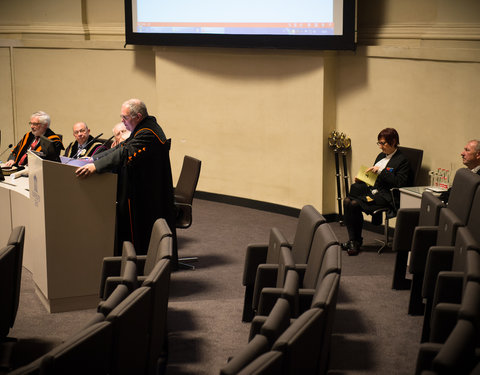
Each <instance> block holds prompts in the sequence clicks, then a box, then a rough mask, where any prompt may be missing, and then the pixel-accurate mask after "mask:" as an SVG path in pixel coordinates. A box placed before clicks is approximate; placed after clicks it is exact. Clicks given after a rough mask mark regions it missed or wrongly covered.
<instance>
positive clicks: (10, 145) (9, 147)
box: [0, 143, 13, 156]
mask: <svg viewBox="0 0 480 375" xmlns="http://www.w3.org/2000/svg"><path fill="white" fill-rule="evenodd" d="M12 147H13V145H12V144H11V143H10V144H9V145H8V146H7V148H6V149H5V150H3V151H2V153H1V154H0V156H2V155H3V154H4V153H6V152H7V151H8V150H9V149H11V148H12Z"/></svg>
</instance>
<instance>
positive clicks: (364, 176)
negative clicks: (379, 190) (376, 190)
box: [356, 165, 378, 186]
mask: <svg viewBox="0 0 480 375" xmlns="http://www.w3.org/2000/svg"><path fill="white" fill-rule="evenodd" d="M368 168H369V167H366V166H364V165H362V166H361V167H360V170H359V171H358V173H357V176H356V178H357V179H358V180H360V181H363V182H365V183H366V184H367V185H368V186H373V185H374V184H375V181H376V180H377V177H378V175H377V174H376V173H375V172H367V169H368Z"/></svg>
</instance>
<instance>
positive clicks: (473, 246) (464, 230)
mask: <svg viewBox="0 0 480 375" xmlns="http://www.w3.org/2000/svg"><path fill="white" fill-rule="evenodd" d="M468 250H477V251H479V252H480V248H479V243H478V242H477V241H476V240H475V238H474V237H473V235H472V232H471V231H470V229H469V228H468V227H460V228H458V229H457V236H456V239H455V249H454V252H453V263H452V271H459V272H465V269H466V257H467V252H468Z"/></svg>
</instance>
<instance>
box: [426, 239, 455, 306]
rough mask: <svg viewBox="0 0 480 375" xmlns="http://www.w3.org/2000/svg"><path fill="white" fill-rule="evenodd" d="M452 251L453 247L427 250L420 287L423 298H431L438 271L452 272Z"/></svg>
mask: <svg viewBox="0 0 480 375" xmlns="http://www.w3.org/2000/svg"><path fill="white" fill-rule="evenodd" d="M454 250H455V248H454V247H453V246H432V247H431V248H430V250H428V255H427V261H426V265H425V276H424V278H423V287H422V297H423V298H431V297H433V294H434V292H435V284H436V283H437V276H438V273H439V272H440V271H451V270H452V264H453V254H454Z"/></svg>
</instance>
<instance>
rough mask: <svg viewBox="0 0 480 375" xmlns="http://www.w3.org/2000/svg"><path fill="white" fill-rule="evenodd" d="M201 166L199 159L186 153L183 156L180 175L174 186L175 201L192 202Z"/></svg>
mask: <svg viewBox="0 0 480 375" xmlns="http://www.w3.org/2000/svg"><path fill="white" fill-rule="evenodd" d="M201 166H202V162H201V161H200V160H198V159H195V158H194V157H191V156H188V155H185V156H184V158H183V165H182V170H181V171H180V177H179V178H178V181H177V186H175V202H179V203H187V204H192V201H193V195H194V193H195V189H196V188H197V183H198V178H199V176H200V168H201Z"/></svg>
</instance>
